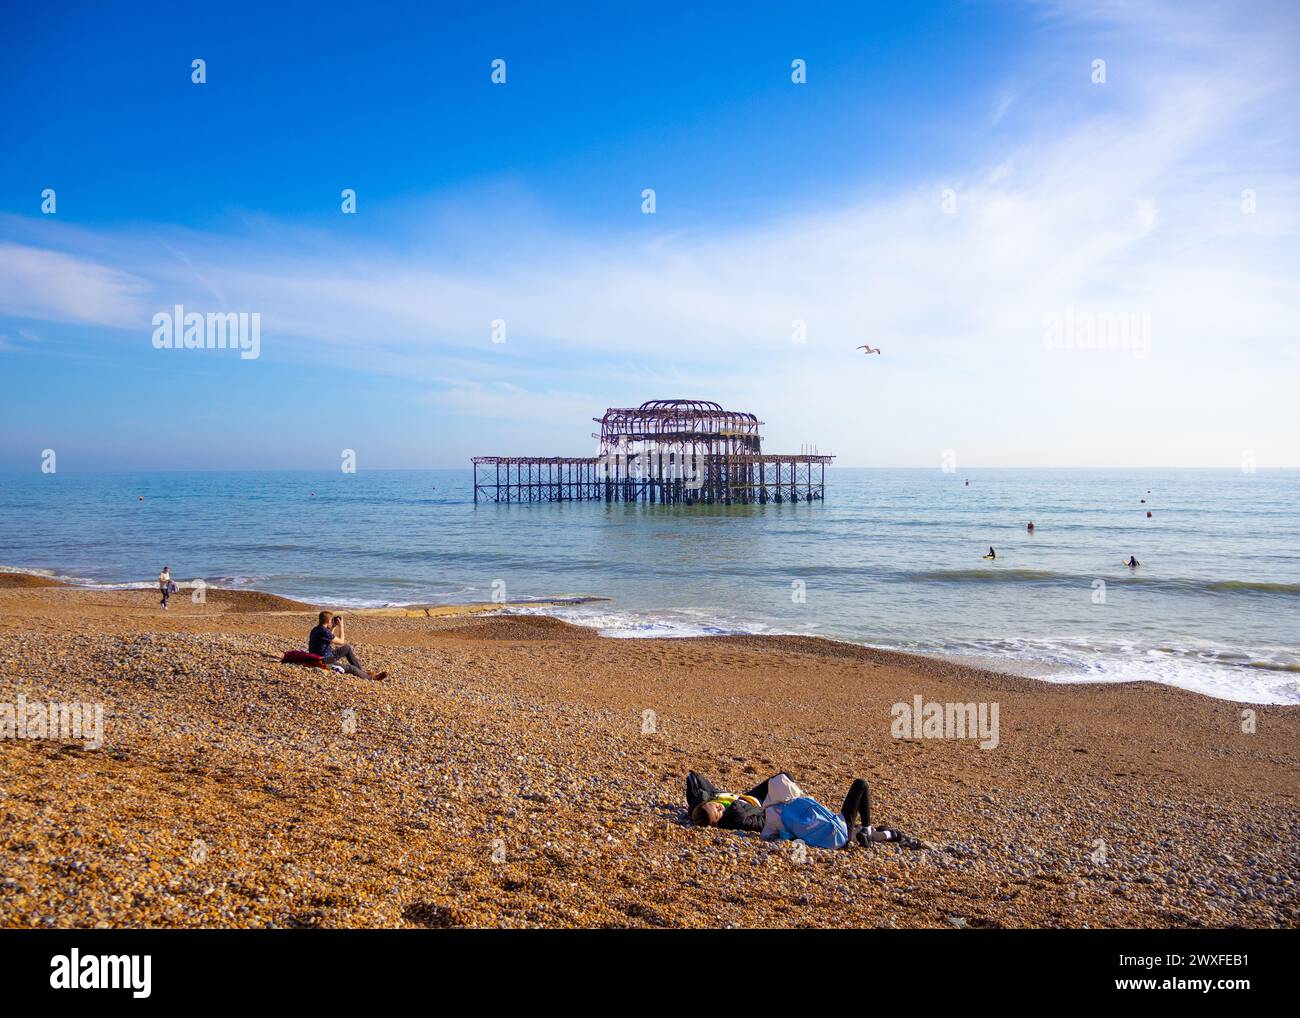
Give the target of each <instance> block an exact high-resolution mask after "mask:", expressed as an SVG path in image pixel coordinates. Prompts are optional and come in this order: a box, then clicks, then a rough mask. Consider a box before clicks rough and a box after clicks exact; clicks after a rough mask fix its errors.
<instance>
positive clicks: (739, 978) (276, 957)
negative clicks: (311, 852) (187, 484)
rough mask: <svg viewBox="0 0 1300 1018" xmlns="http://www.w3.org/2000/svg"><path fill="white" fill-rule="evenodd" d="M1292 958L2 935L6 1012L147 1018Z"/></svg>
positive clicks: (928, 999) (1049, 950)
mask: <svg viewBox="0 0 1300 1018" xmlns="http://www.w3.org/2000/svg"><path fill="white" fill-rule="evenodd" d="M1295 947H1296V938H1295V931H1293V930H1288V931H1281V930H1260V931H1252V930H1219V931H1214V930H1191V931H1188V930H1154V931H1145V930H1143V931H1128V930H1074V931H1052V930H1021V931H1009V930H999V931H987V930H984V931H981V930H951V931H949V930H933V931H928V930H913V931H906V930H904V931H895V930H861V931H817V930H798V931H725V932H723V931H677V932H669V931H641V930H636V931H633V930H627V931H619V930H602V931H569V932H565V931H545V932H542V931H518V932H516V931H499V930H495V931H494V930H484V931H474V930H446V931H407V930H376V931H369V930H336V931H328V930H312V931H280V930H259V931H239V930H230V931H218V930H193V931H184V930H179V931H171V930H86V931H62V930H34V931H18V930H12V931H4V932H0V978H2V979H3V983H2V984H0V985H3V986H4V987H5V991H6V999H7V1000H17V1001H25V1002H28V1003H35V1004H46V1005H49V1004H54V1005H58V1004H61V1003H64V1002H74V1003H76V1004H79V1005H86V1004H90V1005H92V1006H93V1005H95V1004H99V1003H101V1002H106V1001H107V1000H108V999H109V998H113V999H114V1001H115V1002H116V1003H118V1004H121V1005H126V1006H136V1007H148V1006H152V1005H155V1004H169V1005H174V1004H178V1003H185V1004H189V1003H202V1004H215V1005H223V1004H224V1005H231V1004H243V1003H257V1004H259V1005H264V1004H266V1003H274V1002H277V1001H283V1002H285V1003H292V1004H294V1005H299V1006H301V1005H303V1004H311V1003H316V1002H319V1003H321V1004H330V1005H334V1006H337V1005H339V1004H340V1003H344V1002H348V1001H356V1002H358V1003H361V1002H364V1003H366V1004H367V1005H369V1006H373V1005H375V1004H382V1003H384V1002H386V1001H389V1000H391V1001H394V1002H397V1001H400V1000H404V999H409V998H410V996H411V994H412V993H427V992H430V991H433V992H435V993H441V992H443V991H444V989H445V988H446V986H447V984H448V983H456V984H459V985H461V986H463V987H465V988H466V989H469V988H470V987H472V986H473V985H474V984H478V985H479V986H481V987H482V989H483V990H485V991H486V999H487V1000H495V999H499V996H500V994H501V993H502V992H506V993H508V994H509V995H510V996H511V998H512V999H513V1000H519V999H520V998H519V994H520V993H521V992H524V990H523V988H524V987H526V988H527V989H526V993H527V997H528V998H529V999H530V1000H531V1001H545V1000H546V999H547V998H548V997H549V998H554V999H556V1000H558V1001H560V1002H562V1003H563V1002H572V1001H574V1000H576V999H579V998H580V999H582V1000H585V1001H589V1002H591V1003H593V1004H598V1003H599V1002H600V1001H602V1000H603V1001H606V1002H609V1001H626V1000H627V999H629V997H628V995H629V992H630V991H631V990H633V989H634V988H635V987H638V986H644V987H645V991H646V993H645V996H646V998H647V999H648V998H649V997H650V995H651V994H659V993H662V994H665V995H671V997H670V998H669V999H672V998H676V997H677V995H678V994H681V993H686V994H688V996H691V997H693V998H694V999H696V1000H698V999H699V997H700V996H701V995H705V996H707V992H706V987H707V986H708V985H713V986H715V988H721V985H722V984H730V983H732V982H733V981H734V982H736V983H737V985H736V986H734V987H733V990H739V991H741V992H743V989H744V987H745V985H746V984H752V988H753V990H754V992H755V993H756V995H757V996H756V997H755V1001H756V1002H757V1001H759V1000H761V999H763V998H765V997H767V996H768V995H769V994H772V993H775V994H776V996H777V999H780V997H781V995H782V990H781V987H782V985H783V984H784V985H785V987H786V989H787V991H788V992H789V993H790V994H791V995H792V996H791V997H790V998H788V999H790V1000H791V1001H795V1000H798V999H800V997H801V995H805V994H807V993H809V992H817V991H818V990H819V989H824V990H825V991H826V993H827V994H829V996H828V997H827V998H826V999H828V1000H832V1001H837V1002H840V1001H842V1002H843V1004H844V1006H847V1007H848V1008H849V1009H850V1010H852V1009H854V1008H856V1007H858V1006H862V1007H873V1006H878V1005H879V1004H880V1003H882V1002H891V1003H892V1002H899V1003H912V1004H920V1005H924V1004H927V1003H934V1004H939V1003H943V1004H944V1005H945V1006H950V1005H952V1004H954V1003H956V1002H959V1001H960V1000H962V999H963V998H965V999H967V1000H968V1001H969V1003H970V1004H971V1005H974V1006H977V1007H979V1008H980V1009H981V1010H983V1009H984V1008H986V1007H991V1006H1001V1005H1002V1004H1004V1003H1007V1002H1020V1001H1025V1002H1030V1001H1033V1002H1040V1003H1041V1002H1054V1001H1057V1000H1061V1001H1068V1002H1075V1001H1079V1002H1088V1001H1094V1000H1097V999H1100V998H1105V999H1110V1000H1120V999H1122V998H1125V997H1130V998H1148V999H1150V998H1164V999H1167V1000H1177V1001H1178V1003H1179V1006H1185V1004H1186V1003H1187V1002H1188V1001H1189V1000H1191V999H1198V998H1199V999H1203V1000H1206V1001H1210V1002H1212V1004H1213V1005H1226V1006H1231V1004H1232V1002H1233V1001H1240V1000H1241V995H1242V994H1250V995H1253V994H1257V993H1260V992H1263V993H1271V994H1272V995H1273V996H1275V997H1276V996H1277V995H1278V994H1280V993H1281V992H1283V991H1284V990H1286V989H1287V988H1288V987H1289V977H1291V974H1290V973H1288V972H1287V970H1286V968H1285V967H1284V966H1285V965H1286V964H1288V959H1289V956H1293V955H1294V949H1295ZM718 980H721V983H719V982H718ZM701 981H703V982H701ZM846 994H847V998H846ZM60 998H64V999H63V1000H61V999H60ZM719 999H720V1000H722V999H725V998H722V997H720V998H719ZM665 1004H667V1006H680V1005H681V1001H680V1000H673V1003H671V1004H668V1001H667V1000H666V1001H665ZM837 1006H839V1005H838V1004H837Z"/></svg>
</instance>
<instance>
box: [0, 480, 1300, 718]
mask: <svg viewBox="0 0 1300 1018" xmlns="http://www.w3.org/2000/svg"><path fill="white" fill-rule="evenodd" d="M1298 501H1300V471H1296V470H1263V469H1261V470H1258V471H1255V472H1250V473H1247V472H1243V471H1239V470H1237V471H1234V470H1090V469H1055V470H1047V469H1015V470H1012V469H988V470H970V471H965V472H962V473H945V472H943V471H942V470H937V469H936V470H927V469H909V470H903V469H851V468H829V469H828V470H827V487H826V498H825V500H824V501H819V502H814V503H811V504H809V503H803V502H801V503H795V504H791V503H784V504H781V505H776V504H768V505H743V506H742V505H735V506H662V505H626V504H606V503H604V502H553V503H534V504H509V505H505V504H495V503H483V502H480V503H479V504H477V505H476V504H475V503H474V499H473V487H472V481H471V473H470V470H469V469H468V468H466V469H464V470H456V469H446V470H406V471H403V470H394V471H364V470H363V471H358V472H356V473H351V474H345V473H342V472H337V473H326V472H319V473H313V472H302V471H259V472H229V473H227V472H195V473H177V472H152V473H55V474H42V473H39V472H37V471H31V472H27V473H21V474H19V473H0V566H2V567H3V568H7V569H20V570H31V571H40V572H45V573H47V574H49V575H53V576H57V577H61V578H66V579H70V580H72V581H74V582H77V583H82V584H87V585H94V586H105V587H126V588H130V587H140V588H144V587H152V586H153V585H154V578H155V577H156V576H157V574H158V572H159V570H160V569H161V568H162V566H163V565H164V564H167V565H169V566H170V567H171V571H172V574H173V576H174V577H176V578H177V579H179V580H182V581H191V580H195V579H201V580H203V581H204V582H205V583H206V584H209V585H217V586H224V587H232V588H251V589H257V590H263V591H268V592H272V593H277V594H284V595H287V596H289V597H294V598H301V599H303V600H307V601H312V602H321V603H326V604H329V605H332V606H338V607H348V606H357V607H359V606H377V605H401V604H413V603H415V604H426V603H465V602H480V601H490V600H497V601H506V602H509V604H510V607H509V608H508V609H507V610H509V611H513V612H522V613H527V612H542V613H545V614H551V615H557V616H559V617H561V618H564V619H567V620H569V621H572V622H575V623H578V624H581V625H585V626H591V627H594V628H596V629H598V630H599V631H600V632H601V633H603V634H604V635H606V636H609V637H619V638H637V637H688V636H702V635H715V634H734V633H759V634H776V633H798V634H805V635H818V636H824V637H827V638H830V639H834V640H842V641H848V642H851V643H857V644H865V645H868V646H873V647H882V648H887V649H892V650H900V651H910V652H916V653H923V654H930V655H935V656H940V657H945V658H953V659H960V660H963V661H967V662H970V663H973V664H979V665H983V666H988V667H993V668H998V669H1002V670H1006V671H1011V672H1015V673H1017V674H1023V675H1029V676H1033V677H1036V678H1041V679H1043V680H1044V681H1050V682H1084V681H1086V682H1123V681H1130V680H1137V679H1144V680H1149V681H1152V682H1160V683H1165V684H1168V685H1172V686H1181V687H1183V688H1186V689H1192V690H1197V691H1199V692H1202V693H1206V694H1209V695H1210V696H1214V697H1220V698H1224V699H1231V700H1238V701H1246V702H1252V703H1300V508H1298ZM1148 514H1149V515H1148ZM1030 521H1032V522H1033V523H1034V525H1035V529H1034V531H1033V532H1032V533H1031V532H1029V530H1028V529H1027V524H1028V523H1029V522H1030ZM990 547H992V548H993V549H995V550H996V555H997V557H996V558H995V559H987V558H985V557H984V556H985V555H987V554H988V551H989V548H990ZM1130 556H1135V557H1136V558H1137V560H1138V562H1139V563H1140V565H1139V566H1138V567H1137V568H1130V567H1128V566H1126V565H1125V564H1124V563H1125V562H1127V561H1128V559H1129V557H1130ZM557 599H576V600H574V601H570V602H569V603H562V604H558V605H556V604H551V605H538V604H537V603H536V602H539V601H544V600H557Z"/></svg>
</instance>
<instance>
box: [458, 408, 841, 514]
mask: <svg viewBox="0 0 1300 1018" xmlns="http://www.w3.org/2000/svg"><path fill="white" fill-rule="evenodd" d="M593 419H594V420H595V422H596V423H597V424H599V425H600V432H599V433H597V434H593V435H592V437H593V438H596V439H599V440H600V454H599V455H598V456H475V457H474V458H473V464H474V501H475V502H478V501H479V500H480V498H482V499H483V500H484V501H490V502H583V501H605V502H649V503H656V502H661V503H666V504H670V505H733V504H748V503H768V502H776V503H781V502H814V501H821V500H822V499H823V498H825V494H826V464H828V463H830V462H831V461H832V460H833V459H834V457H833V456H830V455H825V454H821V453H818V452H817V451H816V450H815V449H812V450H807V451H804V452H800V453H783V454H777V453H764V452H763V451H762V438H761V436H760V434H759V428H760V427H761V426H762V424H763V422H762V421H760V420H759V419H758V418H757V417H755V416H754V415H753V414H748V413H741V412H738V411H733V410H724V409H723V408H722V407H721V406H719V405H718V404H717V403H711V402H708V401H706V400H685V399H662V400H651V401H650V402H648V403H642V404H641V405H640V406H639V407H634V408H627V409H616V408H611V409H609V410H606V411H605V414H604V416H603V417H599V418H593Z"/></svg>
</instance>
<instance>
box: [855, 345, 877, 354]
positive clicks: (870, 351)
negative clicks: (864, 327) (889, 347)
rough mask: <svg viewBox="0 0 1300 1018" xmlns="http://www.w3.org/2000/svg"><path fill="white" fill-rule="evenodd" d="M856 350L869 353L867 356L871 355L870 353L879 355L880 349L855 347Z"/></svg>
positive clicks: (875, 347)
mask: <svg viewBox="0 0 1300 1018" xmlns="http://www.w3.org/2000/svg"><path fill="white" fill-rule="evenodd" d="M857 349H858V350H865V351H866V352H867V353H869V354H872V353H880V347H878V346H860V347H857Z"/></svg>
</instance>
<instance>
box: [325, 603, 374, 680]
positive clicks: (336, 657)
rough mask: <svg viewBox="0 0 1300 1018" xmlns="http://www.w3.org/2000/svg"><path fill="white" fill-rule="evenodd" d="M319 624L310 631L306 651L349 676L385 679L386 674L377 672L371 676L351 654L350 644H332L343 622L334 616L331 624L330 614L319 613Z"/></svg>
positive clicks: (354, 655) (352, 653)
mask: <svg viewBox="0 0 1300 1018" xmlns="http://www.w3.org/2000/svg"><path fill="white" fill-rule="evenodd" d="M318 622H319V624H318V625H317V626H316V628H315V629H313V630H312V631H311V634H310V635H309V636H308V637H307V651H308V653H311V654H316V655H317V656H319V657H320V658H321V659H322V661H323V662H324V663H325V664H327V665H338V666H339V667H340V668H342V669H343V670H344V671H345V672H347V673H348V674H349V675H355V676H357V678H361V679H378V680H380V681H382V680H383V679H384V678H386V677H387V675H388V673H387V672H377V673H376V674H374V675H371V674H370V673H369V672H368V671H366V670H365V668H363V667H362V665H361V662H360V661H358V660H357V655H356V654H355V653H354V652H353V650H352V646H351V644H347V643H341V642H340V643H338V644H336V643H335V642H334V640H335V638H336V637H337V636H338V635H339V631H341V630H342V628H343V620H342V619H341V618H339V617H338V616H337V615H336V616H334V623H333V624H331V621H330V613H329V612H321V613H320V618H319V620H318Z"/></svg>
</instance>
